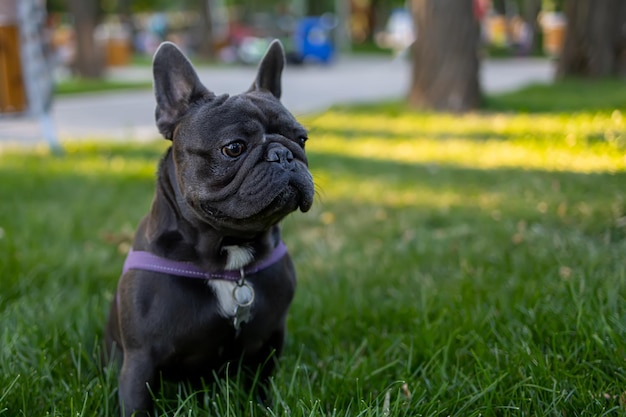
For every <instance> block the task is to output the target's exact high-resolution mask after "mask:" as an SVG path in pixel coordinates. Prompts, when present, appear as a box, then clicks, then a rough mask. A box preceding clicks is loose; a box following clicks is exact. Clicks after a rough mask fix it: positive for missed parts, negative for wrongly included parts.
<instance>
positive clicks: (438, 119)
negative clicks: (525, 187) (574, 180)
mask: <svg viewBox="0 0 626 417" xmlns="http://www.w3.org/2000/svg"><path fill="white" fill-rule="evenodd" d="M353 126H355V127H353ZM309 127H310V129H311V132H312V133H311V135H312V136H314V137H316V139H317V140H316V141H312V142H311V150H312V151H313V152H320V153H334V154H342V155H350V156H354V157H358V158H371V159H375V160H390V161H399V162H409V163H429V164H453V165H461V166H472V167H476V168H485V169H489V168H497V167H525V168H537V169H546V170H562V171H574V172H601V171H615V170H622V169H624V168H625V167H626V158H625V157H624V152H625V151H626V124H625V123H624V121H623V118H622V114H621V112H619V111H618V110H615V111H614V112H613V113H612V114H609V115H606V114H596V115H589V114H575V115H537V116H535V115H519V116H516V115H502V114H473V115H464V116H461V115H437V114H423V113H416V114H414V113H411V112H406V113H403V114H402V115H398V116H389V115H385V114H380V115H376V114H363V115H354V114H349V113H343V112H342V111H341V110H336V111H329V112H327V113H324V114H323V115H322V116H320V117H319V118H315V119H313V120H311V122H310V124H309ZM346 132H348V133H349V134H348V135H346ZM346 136H347V137H346Z"/></svg>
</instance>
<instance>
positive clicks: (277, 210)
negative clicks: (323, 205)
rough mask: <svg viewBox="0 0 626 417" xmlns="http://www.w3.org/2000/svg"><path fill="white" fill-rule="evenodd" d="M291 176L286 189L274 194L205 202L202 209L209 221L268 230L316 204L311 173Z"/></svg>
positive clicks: (200, 205) (276, 188)
mask: <svg viewBox="0 0 626 417" xmlns="http://www.w3.org/2000/svg"><path fill="white" fill-rule="evenodd" d="M305 172H306V174H303V175H295V176H292V177H291V178H290V179H289V181H288V182H287V184H286V185H285V186H283V187H279V186H277V187H275V188H274V189H273V190H274V191H275V192H274V193H272V194H271V195H269V196H268V195H267V193H266V194H265V195H263V198H259V196H256V197H255V196H246V197H241V196H239V195H237V196H233V198H230V199H228V200H227V201H222V202H213V201H203V202H200V204H199V208H200V210H201V211H202V213H203V214H204V216H203V217H206V218H207V221H209V222H210V223H211V222H218V223H220V224H226V225H229V226H230V227H245V228H246V229H247V228H267V227H270V226H272V225H274V224H276V223H278V222H280V221H281V220H282V219H283V218H284V217H285V216H287V215H288V214H289V213H291V212H293V211H296V210H298V209H299V210H301V211H302V212H307V211H308V210H309V209H310V208H311V206H312V205H313V197H314V187H313V180H312V177H311V174H310V173H309V172H308V170H307V171H305Z"/></svg>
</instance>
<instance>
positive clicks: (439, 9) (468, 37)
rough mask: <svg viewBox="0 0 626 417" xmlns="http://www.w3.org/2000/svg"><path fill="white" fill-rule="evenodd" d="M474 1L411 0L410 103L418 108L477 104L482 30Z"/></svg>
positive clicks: (463, 108)
mask: <svg viewBox="0 0 626 417" xmlns="http://www.w3.org/2000/svg"><path fill="white" fill-rule="evenodd" d="M474 7H475V5H474V2H473V1H472V0H413V1H412V12H413V20H414V23H415V27H416V32H415V33H416V34H417V39H416V41H415V43H414V45H413V50H412V52H413V58H412V59H413V61H412V65H413V67H412V81H411V88H410V92H409V97H408V102H409V104H410V105H411V106H413V107H416V108H422V109H433V110H443V111H454V112H460V111H467V110H471V109H475V108H477V107H479V105H480V102H481V92H480V83H479V78H478V77H479V65H480V62H479V58H478V48H479V43H480V28H479V22H478V19H477V16H475V10H474Z"/></svg>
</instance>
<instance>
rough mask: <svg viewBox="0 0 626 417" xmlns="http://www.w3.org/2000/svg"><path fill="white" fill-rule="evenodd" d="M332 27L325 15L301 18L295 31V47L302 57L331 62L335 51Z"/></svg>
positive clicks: (304, 59)
mask: <svg viewBox="0 0 626 417" xmlns="http://www.w3.org/2000/svg"><path fill="white" fill-rule="evenodd" d="M332 28H333V27H332V25H330V24H328V19H325V18H323V17H305V18H302V19H300V21H299V22H298V24H297V26H296V30H295V33H294V48H295V50H296V52H297V53H298V54H299V55H300V59H302V60H303V61H318V62H323V63H329V62H330V61H331V60H332V58H333V55H334V52H335V48H334V47H333V43H332Z"/></svg>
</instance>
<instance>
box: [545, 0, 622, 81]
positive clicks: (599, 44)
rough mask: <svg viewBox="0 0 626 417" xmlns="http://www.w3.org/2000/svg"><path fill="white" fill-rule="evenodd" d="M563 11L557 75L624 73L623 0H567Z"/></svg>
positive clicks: (600, 75) (605, 75)
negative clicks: (564, 19) (562, 42)
mask: <svg viewBox="0 0 626 417" xmlns="http://www.w3.org/2000/svg"><path fill="white" fill-rule="evenodd" d="M565 15H566V17H567V31H566V35H565V45H564V46H563V51H562V53H561V56H560V58H559V62H558V66H557V77H559V78H562V77H567V76H582V77H607V76H615V75H626V1H624V0H570V1H567V2H565Z"/></svg>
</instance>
